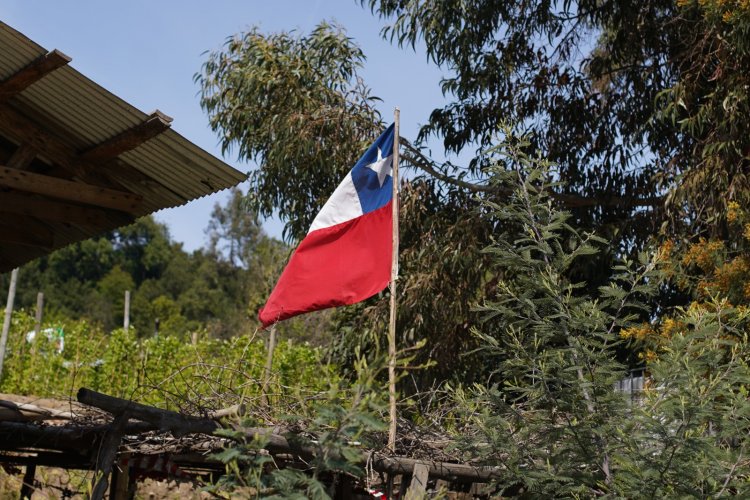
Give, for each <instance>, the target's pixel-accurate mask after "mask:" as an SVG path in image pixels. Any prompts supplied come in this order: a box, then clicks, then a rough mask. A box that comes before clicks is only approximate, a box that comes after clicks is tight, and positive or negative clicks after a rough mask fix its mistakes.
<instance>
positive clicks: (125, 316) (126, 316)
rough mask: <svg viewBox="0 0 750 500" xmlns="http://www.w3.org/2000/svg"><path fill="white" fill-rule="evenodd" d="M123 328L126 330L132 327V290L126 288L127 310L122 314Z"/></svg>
mask: <svg viewBox="0 0 750 500" xmlns="http://www.w3.org/2000/svg"><path fill="white" fill-rule="evenodd" d="M122 328H123V329H124V330H125V331H126V332H127V331H128V328H130V290H125V311H123V315H122Z"/></svg>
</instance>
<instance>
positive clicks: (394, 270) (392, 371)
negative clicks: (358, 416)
mask: <svg viewBox="0 0 750 500" xmlns="http://www.w3.org/2000/svg"><path fill="white" fill-rule="evenodd" d="M400 116H401V111H400V110H399V109H398V108H396V109H395V110H394V111H393V122H394V131H393V173H392V176H391V178H392V180H393V203H392V210H393V212H392V216H393V255H392V259H391V318H390V323H389V326H388V396H389V402H390V417H391V418H390V426H389V428H388V448H390V450H391V451H392V452H395V451H396V417H397V415H396V280H397V279H398V147H399V118H400Z"/></svg>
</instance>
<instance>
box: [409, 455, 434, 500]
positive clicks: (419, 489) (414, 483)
mask: <svg viewBox="0 0 750 500" xmlns="http://www.w3.org/2000/svg"><path fill="white" fill-rule="evenodd" d="M429 475H430V468H429V467H427V465H426V464H420V463H418V464H416V465H414V474H413V475H412V477H411V484H410V485H409V490H408V491H407V492H406V498H405V500H420V499H422V498H424V496H425V492H426V491H427V479H428V478H429Z"/></svg>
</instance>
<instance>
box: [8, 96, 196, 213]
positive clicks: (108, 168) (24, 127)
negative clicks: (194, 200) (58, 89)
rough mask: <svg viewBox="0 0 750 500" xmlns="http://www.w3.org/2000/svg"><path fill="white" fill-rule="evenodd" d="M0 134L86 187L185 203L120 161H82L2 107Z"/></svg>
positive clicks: (65, 146) (40, 129)
mask: <svg viewBox="0 0 750 500" xmlns="http://www.w3.org/2000/svg"><path fill="white" fill-rule="evenodd" d="M0 134H2V135H4V136H7V137H8V138H9V139H12V140H13V141H15V142H18V143H28V144H29V146H31V147H34V148H36V149H37V151H38V152H39V156H41V157H43V158H45V159H46V160H48V162H50V163H52V164H54V165H57V166H59V167H60V168H63V169H64V170H66V171H67V172H70V173H71V174H72V175H73V176H75V177H77V178H78V179H81V180H82V181H84V182H87V183H89V184H92V185H104V186H108V187H110V188H117V189H125V185H137V186H138V191H139V192H148V193H153V194H155V195H158V196H159V197H161V198H164V199H167V200H169V201H170V203H173V204H174V205H179V204H182V203H185V202H186V201H187V199H186V198H185V197H184V196H183V195H179V194H177V193H175V192H174V191H173V190H172V189H170V188H169V187H168V186H164V185H162V184H160V183H159V182H158V181H156V180H154V179H152V178H151V177H148V176H146V175H145V174H143V173H142V172H140V171H139V170H138V169H136V168H134V167H133V166H132V165H129V164H128V163H126V162H123V161H121V160H120V159H113V160H110V161H107V162H104V165H102V164H99V163H96V162H91V161H82V160H81V157H80V155H79V154H78V151H76V150H75V149H74V148H72V147H71V146H69V145H68V144H66V143H65V142H63V141H62V140H61V139H60V138H58V137H57V136H55V135H54V134H53V133H51V132H49V131H47V129H46V128H45V127H42V126H40V125H39V124H37V122H36V121H35V120H33V119H31V118H29V117H27V116H26V115H24V114H23V113H21V112H20V111H18V110H16V109H15V108H13V107H12V106H9V105H7V104H2V103H0ZM105 142H106V141H105ZM120 179H122V180H123V181H125V183H123V182H121V181H120ZM138 215H143V214H142V213H139V214H138Z"/></svg>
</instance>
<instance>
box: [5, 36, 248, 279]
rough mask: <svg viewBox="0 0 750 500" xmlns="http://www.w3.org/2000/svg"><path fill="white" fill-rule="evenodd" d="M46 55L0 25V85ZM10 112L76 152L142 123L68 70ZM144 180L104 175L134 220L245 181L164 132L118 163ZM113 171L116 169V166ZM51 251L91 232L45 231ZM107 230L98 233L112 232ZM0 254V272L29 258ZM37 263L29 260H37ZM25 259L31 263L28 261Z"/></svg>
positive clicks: (38, 85)
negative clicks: (135, 202)
mask: <svg viewBox="0 0 750 500" xmlns="http://www.w3.org/2000/svg"><path fill="white" fill-rule="evenodd" d="M47 53H48V50H46V49H45V48H43V47H41V46H39V45H38V44H36V43H34V42H33V41H32V40H30V39H28V38H27V37H26V36H24V35H23V34H21V33H19V32H17V31H16V30H14V29H13V28H11V27H10V26H8V25H6V24H4V23H2V22H0V82H1V81H4V80H6V79H7V78H9V77H10V76H12V75H14V74H15V73H17V72H18V71H19V70H21V69H23V68H24V67H26V66H28V65H29V64H31V63H32V62H34V61H35V60H36V59H38V58H39V57H41V56H44V55H45V54H47ZM12 105H13V108H15V109H17V110H19V111H22V112H23V113H24V114H25V115H27V116H30V117H33V118H34V120H35V121H36V122H37V123H40V124H43V125H44V128H45V129H46V130H48V131H50V132H52V133H53V134H54V136H55V137H56V139H59V140H60V141H63V142H64V143H65V144H66V145H67V146H68V147H70V148H72V149H73V150H75V151H78V152H83V151H86V150H87V149H89V148H91V147H93V146H95V145H97V144H100V143H102V142H103V141H105V140H107V139H109V138H112V137H115V136H117V135H118V134H120V133H122V132H124V131H126V130H128V129H130V128H132V127H135V126H137V125H138V124H141V123H143V122H144V121H145V120H147V119H148V117H149V115H147V114H146V113H144V112H142V111H140V110H138V109H137V108H135V107H134V106H131V105H130V104H128V103H127V102H125V101H124V100H122V99H120V98H119V97H117V96H115V95H114V94H112V93H111V92H109V91H108V90H106V89H105V88H103V87H101V86H99V85H97V84H96V83H95V82H93V81H91V80H90V79H88V78H87V77H85V76H84V75H82V74H81V73H79V72H78V71H76V70H75V69H73V68H72V67H70V66H64V67H61V68H59V69H57V70H55V71H53V72H52V73H50V74H48V75H46V76H45V77H44V78H42V79H40V80H39V81H37V82H35V83H33V84H32V85H30V86H29V87H27V88H26V89H24V90H23V92H21V93H20V94H18V95H17V96H15V97H14V99H13V101H12ZM117 161H118V162H122V163H124V164H127V165H129V166H130V167H132V168H134V169H136V170H137V171H138V172H140V173H141V174H143V176H144V178H143V179H140V180H138V179H135V180H134V179H133V178H132V176H130V177H128V176H124V175H120V173H118V172H117V171H115V170H108V171H107V172H106V175H107V176H109V177H110V178H111V179H113V180H114V181H116V182H117V183H118V184H119V185H121V186H123V187H124V188H126V189H128V190H129V191H131V192H133V193H136V194H139V195H141V196H143V203H142V205H141V206H140V208H139V211H138V213H136V214H134V215H145V214H148V213H151V212H154V211H156V210H160V209H162V208H168V207H174V206H179V205H182V204H184V203H187V202H188V201H190V200H193V199H196V198H200V197H203V196H206V195H209V194H211V193H214V192H216V191H220V190H222V189H226V188H229V187H231V186H234V185H236V184H238V183H239V182H242V181H243V180H245V178H246V174H244V173H241V172H239V171H237V170H235V169H234V168H232V167H230V166H229V165H227V164H226V163H224V162H223V161H221V160H219V159H218V158H216V157H214V156H213V155H211V154H209V153H208V152H206V151H204V150H202V149H201V148H199V147H198V146H196V145H195V144H193V143H191V142H190V141H189V140H187V139H185V138H184V137H182V136H181V135H180V134H178V133H177V132H175V131H174V130H171V129H168V130H166V131H165V132H163V133H161V134H160V135H158V136H156V137H154V138H152V139H150V140H148V141H146V142H145V143H143V144H141V145H139V146H138V147H136V148H135V149H132V150H130V151H127V152H125V153H123V154H121V155H119V157H118V158H117ZM122 163H120V165H122ZM49 226H50V227H51V228H52V229H53V231H54V232H55V244H54V247H55V248H59V247H60V246H63V245H64V244H68V243H71V242H73V241H78V240H81V239H85V238H88V237H91V236H93V235H94V234H96V233H92V234H90V233H91V231H90V228H80V227H75V226H73V225H69V224H55V223H50V224H49ZM109 226H112V224H108V227H103V228H100V231H99V232H101V231H103V230H109V229H113V227H109ZM13 253H17V252H11V251H9V250H8V249H7V248H4V249H0V271H5V270H8V269H10V267H8V266H11V267H12V266H15V265H18V264H20V263H21V262H19V260H23V261H24V262H25V261H27V260H30V259H29V258H23V259H21V258H12V257H10V256H9V254H13ZM36 256H38V255H34V256H33V257H36ZM33 257H32V258H33Z"/></svg>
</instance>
